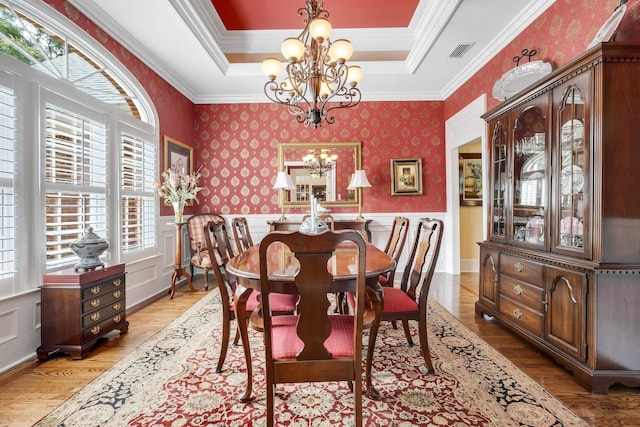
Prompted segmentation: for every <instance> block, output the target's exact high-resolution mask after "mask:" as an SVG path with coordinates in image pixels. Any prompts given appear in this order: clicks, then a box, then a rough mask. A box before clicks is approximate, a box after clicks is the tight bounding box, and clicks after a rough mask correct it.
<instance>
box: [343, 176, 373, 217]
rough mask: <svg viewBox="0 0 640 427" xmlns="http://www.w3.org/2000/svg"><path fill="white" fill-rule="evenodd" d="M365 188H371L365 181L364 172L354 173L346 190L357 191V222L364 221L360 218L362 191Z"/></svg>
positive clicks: (367, 181)
mask: <svg viewBox="0 0 640 427" xmlns="http://www.w3.org/2000/svg"><path fill="white" fill-rule="evenodd" d="M367 187H371V183H370V182H369V180H368V179H367V175H366V174H365V173H364V170H362V169H358V170H356V173H354V174H353V177H352V178H351V182H350V183H349V186H348V187H347V189H349V190H358V216H357V217H356V219H357V220H358V221H362V220H364V217H363V216H362V189H363V188H367Z"/></svg>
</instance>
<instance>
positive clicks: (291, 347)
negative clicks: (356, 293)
mask: <svg viewBox="0 0 640 427" xmlns="http://www.w3.org/2000/svg"><path fill="white" fill-rule="evenodd" d="M275 296H276V295H274V294H272V295H271V303H272V304H273V303H274V302H275V301H274V299H275V298H274V297H275ZM272 307H273V305H272ZM329 320H330V321H331V335H329V338H327V340H326V341H325V342H324V346H325V347H326V348H327V350H329V352H330V353H331V354H332V355H333V357H335V358H340V357H353V316H349V315H332V316H329ZM297 323H298V316H276V317H273V323H272V330H271V336H272V354H273V358H274V360H283V359H295V358H296V355H297V354H298V353H299V352H300V351H301V350H302V346H303V343H302V340H301V339H300V338H298V335H297V333H296V327H297Z"/></svg>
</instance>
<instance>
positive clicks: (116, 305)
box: [111, 302, 120, 311]
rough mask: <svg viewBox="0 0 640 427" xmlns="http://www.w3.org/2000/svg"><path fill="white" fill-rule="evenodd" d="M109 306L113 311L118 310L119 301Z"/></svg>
mask: <svg viewBox="0 0 640 427" xmlns="http://www.w3.org/2000/svg"><path fill="white" fill-rule="evenodd" d="M111 308H113V310H114V311H117V310H120V303H119V302H117V303H115V304H113V305H112V306H111Z"/></svg>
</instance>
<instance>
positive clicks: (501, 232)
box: [489, 120, 507, 240]
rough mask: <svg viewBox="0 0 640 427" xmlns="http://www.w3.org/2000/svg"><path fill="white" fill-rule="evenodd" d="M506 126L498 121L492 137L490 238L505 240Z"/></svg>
mask: <svg viewBox="0 0 640 427" xmlns="http://www.w3.org/2000/svg"><path fill="white" fill-rule="evenodd" d="M506 131H507V129H506V126H504V125H503V123H502V121H501V120H498V121H497V122H496V124H495V126H494V128H493V132H492V136H491V160H490V162H491V163H490V165H491V166H490V167H491V177H492V182H491V192H492V193H491V194H492V205H491V207H490V218H491V219H490V221H491V226H490V227H491V228H490V230H489V234H490V237H493V238H497V239H498V240H503V239H504V238H505V231H506V226H505V196H506V194H505V190H506V187H507V181H506V180H507V134H506Z"/></svg>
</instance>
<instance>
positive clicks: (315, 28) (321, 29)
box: [309, 18, 332, 42]
mask: <svg viewBox="0 0 640 427" xmlns="http://www.w3.org/2000/svg"><path fill="white" fill-rule="evenodd" d="M331 29H332V28H331V23H330V22H329V20H328V19H325V18H316V19H314V20H313V21H311V22H310V23H309V34H311V37H313V38H314V39H316V40H320V41H321V42H322V40H326V39H328V38H329V36H330V35H331Z"/></svg>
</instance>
